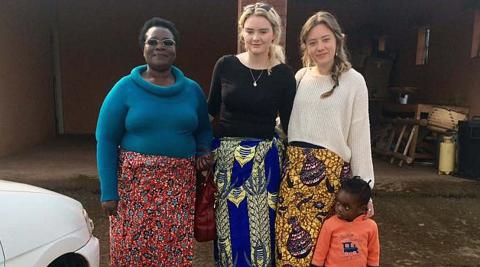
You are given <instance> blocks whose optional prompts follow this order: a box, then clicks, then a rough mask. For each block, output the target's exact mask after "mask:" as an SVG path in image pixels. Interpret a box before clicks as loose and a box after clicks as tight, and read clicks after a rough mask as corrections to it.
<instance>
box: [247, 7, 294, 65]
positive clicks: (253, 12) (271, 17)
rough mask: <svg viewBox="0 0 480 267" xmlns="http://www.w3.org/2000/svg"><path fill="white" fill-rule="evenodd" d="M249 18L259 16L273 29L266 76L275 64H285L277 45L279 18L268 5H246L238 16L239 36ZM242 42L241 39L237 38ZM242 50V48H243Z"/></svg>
mask: <svg viewBox="0 0 480 267" xmlns="http://www.w3.org/2000/svg"><path fill="white" fill-rule="evenodd" d="M250 16H259V17H263V18H265V19H267V20H268V22H270V25H271V26H272V29H273V35H274V36H275V38H274V39H273V42H272V44H271V45H270V47H269V49H268V67H267V69H268V74H270V73H271V71H272V68H273V67H274V66H275V64H276V63H277V62H280V63H285V53H284V51H283V47H282V46H281V45H279V42H280V37H281V36H282V26H281V25H282V20H281V19H280V16H279V15H278V13H277V11H275V9H274V8H273V7H272V6H271V5H269V4H265V3H261V2H258V3H255V4H251V5H247V6H245V7H244V8H243V12H242V15H241V16H240V19H239V20H238V31H239V34H240V35H241V33H242V30H243V27H244V26H245V21H246V20H247V19H248V18H249V17H250ZM238 39H239V40H240V41H239V42H242V41H243V40H242V38H241V36H240V38H238ZM243 48H244V47H243Z"/></svg>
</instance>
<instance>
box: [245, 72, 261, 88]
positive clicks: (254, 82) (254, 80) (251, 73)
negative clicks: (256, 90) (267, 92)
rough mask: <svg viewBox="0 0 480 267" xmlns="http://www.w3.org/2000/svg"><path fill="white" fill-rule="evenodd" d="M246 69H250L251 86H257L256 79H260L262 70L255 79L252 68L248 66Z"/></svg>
mask: <svg viewBox="0 0 480 267" xmlns="http://www.w3.org/2000/svg"><path fill="white" fill-rule="evenodd" d="M248 70H249V71H250V75H251V76H252V80H253V86H254V87H257V82H258V80H260V77H262V74H263V70H262V71H260V75H258V77H257V78H256V79H255V76H253V72H252V69H251V68H248Z"/></svg>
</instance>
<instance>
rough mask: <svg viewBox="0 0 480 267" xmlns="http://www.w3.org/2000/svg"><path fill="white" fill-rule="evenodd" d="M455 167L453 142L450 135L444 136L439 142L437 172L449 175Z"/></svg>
mask: <svg viewBox="0 0 480 267" xmlns="http://www.w3.org/2000/svg"><path fill="white" fill-rule="evenodd" d="M454 169H455V143H454V142H453V140H452V137H451V136H445V137H444V138H443V142H441V143H440V156H439V160H438V174H446V175H449V174H450V173H452V172H453V170H454Z"/></svg>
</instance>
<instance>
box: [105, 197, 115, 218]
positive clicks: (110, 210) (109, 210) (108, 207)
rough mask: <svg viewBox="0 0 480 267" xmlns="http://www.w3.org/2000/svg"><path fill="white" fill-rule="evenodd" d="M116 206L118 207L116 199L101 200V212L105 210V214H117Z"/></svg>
mask: <svg viewBox="0 0 480 267" xmlns="http://www.w3.org/2000/svg"><path fill="white" fill-rule="evenodd" d="M117 207H118V201H117V200H109V201H105V202H102V209H103V212H105V214H106V215H107V216H115V215H117Z"/></svg>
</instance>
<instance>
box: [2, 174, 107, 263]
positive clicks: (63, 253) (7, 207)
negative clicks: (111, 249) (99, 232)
mask: <svg viewBox="0 0 480 267" xmlns="http://www.w3.org/2000/svg"><path fill="white" fill-rule="evenodd" d="M92 231H93V222H92V220H90V218H89V217H88V214H87V212H86V211H85V209H84V208H83V206H82V204H80V202H78V201H76V200H74V199H72V198H69V197H67V196H64V195H61V194H58V193H55V192H52V191H49V190H46V189H43V188H39V187H35V186H31V185H27V184H21V183H14V182H8V181H4V180H0V267H30V266H32V267H47V266H48V267H54V266H75V267H77V266H78V267H98V266H99V260H100V249H99V242H98V239H97V238H96V237H94V236H93V235H92Z"/></svg>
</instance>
